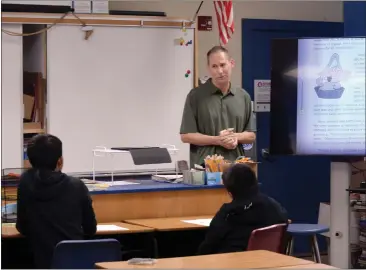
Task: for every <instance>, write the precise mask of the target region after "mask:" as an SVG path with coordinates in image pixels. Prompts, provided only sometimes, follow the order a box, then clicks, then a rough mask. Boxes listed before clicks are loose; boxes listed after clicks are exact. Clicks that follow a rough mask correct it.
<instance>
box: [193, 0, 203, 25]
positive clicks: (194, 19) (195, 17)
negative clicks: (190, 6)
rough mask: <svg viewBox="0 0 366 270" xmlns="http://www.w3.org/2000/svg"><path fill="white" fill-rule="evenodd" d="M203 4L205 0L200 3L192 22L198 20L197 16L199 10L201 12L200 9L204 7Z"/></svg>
mask: <svg viewBox="0 0 366 270" xmlns="http://www.w3.org/2000/svg"><path fill="white" fill-rule="evenodd" d="M202 4H203V1H201V3H200V5H199V6H198V9H197V11H196V13H195V14H194V17H193V20H192V22H195V21H196V19H197V16H198V12H200V9H201V7H202Z"/></svg>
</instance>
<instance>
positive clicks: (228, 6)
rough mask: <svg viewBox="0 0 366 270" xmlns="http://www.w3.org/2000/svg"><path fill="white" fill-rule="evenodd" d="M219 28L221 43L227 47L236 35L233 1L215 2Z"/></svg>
mask: <svg viewBox="0 0 366 270" xmlns="http://www.w3.org/2000/svg"><path fill="white" fill-rule="evenodd" d="M213 2H214V6H215V11H216V17H217V25H218V27H219V34H220V43H221V45H226V44H227V43H228V42H229V39H230V38H231V37H232V35H233V34H234V10H233V1H213Z"/></svg>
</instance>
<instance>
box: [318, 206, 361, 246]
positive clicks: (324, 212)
mask: <svg viewBox="0 0 366 270" xmlns="http://www.w3.org/2000/svg"><path fill="white" fill-rule="evenodd" d="M350 208H351V209H350V225H349V226H350V244H355V245H358V243H359V233H360V231H359V226H358V223H359V221H358V217H357V213H356V212H355V211H352V207H350ZM330 211H331V204H330V203H327V202H322V203H320V205H319V215H318V224H321V225H324V226H328V227H329V228H330V226H331V224H330ZM321 235H324V236H325V237H330V232H326V233H322V234H321Z"/></svg>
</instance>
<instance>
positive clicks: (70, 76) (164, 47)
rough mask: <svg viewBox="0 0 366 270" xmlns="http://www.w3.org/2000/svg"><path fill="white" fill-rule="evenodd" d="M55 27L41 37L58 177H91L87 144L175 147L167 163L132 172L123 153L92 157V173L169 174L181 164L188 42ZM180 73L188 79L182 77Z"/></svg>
mask: <svg viewBox="0 0 366 270" xmlns="http://www.w3.org/2000/svg"><path fill="white" fill-rule="evenodd" d="M93 28H94V33H93V34H92V36H91V37H90V39H89V40H84V33H83V32H82V31H81V30H80V26H72V25H57V26H55V27H53V28H52V29H51V30H50V31H49V32H48V33H47V78H48V79H47V81H48V87H47V91H48V98H47V99H48V101H47V113H48V120H47V125H48V132H49V133H51V134H53V135H56V136H58V137H59V138H60V139H61V140H62V142H63V151H64V152H63V153H64V159H65V164H64V171H65V172H76V173H79V172H80V173H84V172H91V171H92V149H93V148H94V147H95V146H106V147H118V146H160V145H162V144H173V145H175V146H176V147H177V148H179V149H180V151H179V153H178V154H177V155H176V156H172V160H173V162H172V163H171V164H158V165H140V166H135V165H134V164H133V162H132V158H131V156H130V154H121V155H115V157H114V158H113V160H112V158H97V159H96V163H95V168H96V171H100V172H104V171H110V170H111V169H115V170H141V169H156V168H174V167H175V161H177V160H187V161H188V160H189V145H188V144H183V143H182V142H181V140H180V135H179V128H180V123H181V118H182V112H183V107H184V102H185V98H186V95H187V94H188V93H189V91H190V90H191V89H192V88H193V85H194V78H193V73H194V70H193V68H194V46H193V44H192V45H189V46H180V45H179V44H177V39H179V38H181V37H184V39H185V40H187V41H188V40H193V36H194V30H193V29H187V31H186V36H184V33H183V31H182V29H179V28H158V27H156V28H148V27H126V26H122V27H120V26H117V27H116V26H93ZM187 70H190V71H191V73H190V75H189V76H188V78H186V77H185V74H186V72H187Z"/></svg>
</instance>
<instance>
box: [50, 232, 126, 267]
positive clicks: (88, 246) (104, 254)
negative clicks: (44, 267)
mask: <svg viewBox="0 0 366 270" xmlns="http://www.w3.org/2000/svg"><path fill="white" fill-rule="evenodd" d="M120 260H121V245H120V243H119V242H118V241H117V240H115V239H97V240H67V241H61V242H60V243H58V244H57V246H56V247H55V251H54V253H53V260H52V269H71V268H73V269H92V268H95V263H97V262H112V261H120Z"/></svg>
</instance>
